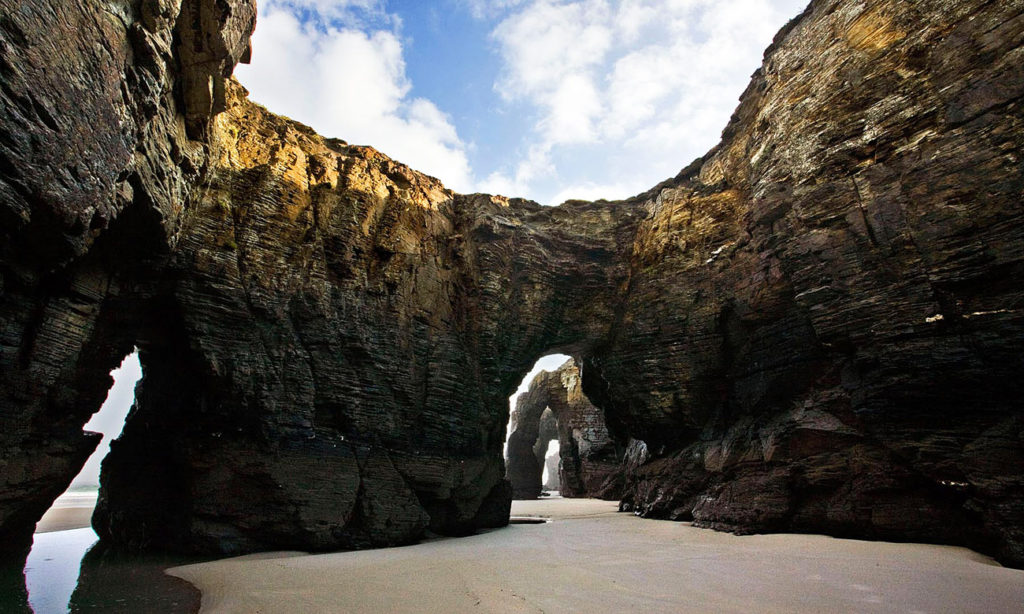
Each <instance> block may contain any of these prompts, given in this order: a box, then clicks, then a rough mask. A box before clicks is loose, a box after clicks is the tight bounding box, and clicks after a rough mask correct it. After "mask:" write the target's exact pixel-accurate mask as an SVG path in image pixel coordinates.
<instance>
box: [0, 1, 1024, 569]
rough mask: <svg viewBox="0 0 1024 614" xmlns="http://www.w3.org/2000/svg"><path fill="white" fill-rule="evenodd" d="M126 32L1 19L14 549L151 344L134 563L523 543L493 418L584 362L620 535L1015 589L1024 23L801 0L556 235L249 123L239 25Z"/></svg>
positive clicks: (74, 10)
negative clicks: (434, 534) (946, 549)
mask: <svg viewBox="0 0 1024 614" xmlns="http://www.w3.org/2000/svg"><path fill="white" fill-rule="evenodd" d="M100 4H101V3H98V2H93V1H92V0H88V1H85V2H83V1H81V0H75V2H71V1H70V0H67V1H63V0H61V1H56V2H55V1H52V0H51V1H48V2H43V1H42V0H33V1H32V2H27V3H26V2H18V3H14V2H10V1H8V0H0V7H2V8H3V13H2V15H3V17H2V19H0V35H2V37H3V39H2V41H0V72H2V73H3V83H4V88H3V89H2V92H0V101H2V103H3V106H2V108H0V113H2V118H3V119H2V123H0V137H2V138H0V153H2V158H0V190H2V196H0V215H2V216H3V224H2V228H0V275H2V286H0V292H2V297H0V366H2V369H0V380H2V382H3V392H2V395H0V403H2V405H0V420H2V425H0V426H2V428H0V444H2V445H0V467H2V477H0V543H3V544H8V546H6V548H7V550H6V551H5V552H6V553H7V554H14V555H16V556H17V555H20V554H22V553H23V552H24V547H25V546H27V544H28V540H29V539H30V536H31V528H32V526H33V524H34V522H35V520H36V519H37V518H38V517H39V516H40V515H41V514H42V512H43V511H44V510H45V507H46V506H47V505H48V504H49V501H51V500H52V499H53V498H54V497H55V496H56V495H57V493H59V492H60V491H61V490H63V488H64V486H65V485H66V484H67V483H68V482H69V481H70V479H71V477H72V476H73V475H74V474H75V472H76V471H77V469H78V467H79V466H80V465H81V463H82V462H83V461H84V458H85V456H86V455H87V454H88V452H89V451H91V449H92V448H93V447H94V446H95V445H96V438H95V437H94V436H89V435H84V434H83V433H82V432H81V430H80V428H81V425H82V424H84V423H85V421H86V420H87V419H88V417H89V415H90V413H91V412H93V411H94V410H95V409H96V408H98V406H99V404H100V401H101V400H102V398H103V394H104V392H105V390H106V388H107V386H108V385H109V377H108V376H107V372H108V371H109V369H110V368H112V367H113V366H116V364H117V363H118V362H119V361H120V360H121V358H122V357H123V356H124V355H125V354H127V353H128V351H130V349H131V346H132V345H133V344H135V345H137V346H138V347H139V348H140V356H141V360H142V363H143V368H144V371H145V377H144V380H143V381H142V383H141V385H140V388H139V390H138V393H137V403H136V407H135V408H134V410H133V412H132V414H131V415H130V416H129V419H128V421H127V423H126V426H125V432H124V434H123V436H122V438H121V439H120V440H119V441H117V442H115V445H114V446H113V447H112V451H111V455H110V456H109V457H108V459H107V461H106V462H105V463H104V469H103V477H102V481H103V492H102V495H101V502H100V506H99V508H98V510H97V513H96V516H95V517H94V524H95V525H96V527H97V530H98V531H99V532H100V534H101V535H102V536H103V537H104V538H105V539H106V540H107V541H110V542H112V543H115V544H120V545H125V546H130V547H135V548H164V549H177V550H205V551H217V552H238V551H245V550H254V549H260V548H270V547H273V548H299V549H330V548H338V547H349V546H354V547H359V546H368V545H383V544H395V543H403V542H408V541H411V540H414V539H416V538H417V537H418V536H419V535H420V534H421V533H422V532H423V531H424V530H425V529H426V528H428V527H429V528H432V529H434V530H436V531H439V532H444V533H450V534H458V533H465V532H470V531H472V530H474V529H476V528H478V527H482V526H495V525H499V524H502V523H503V522H506V521H507V516H508V505H509V500H510V497H511V489H510V487H509V484H508V482H507V481H505V479H504V466H503V461H502V458H501V449H502V440H503V438H504V427H505V423H506V418H507V409H506V408H505V400H506V399H507V397H508V396H509V394H511V393H512V391H513V390H514V389H515V387H516V385H517V383H518V382H519V381H520V380H521V379H522V377H523V375H524V374H525V373H526V372H527V371H528V369H529V367H530V365H531V364H532V363H533V361H535V360H536V359H537V358H538V357H539V356H541V355H543V354H546V353H551V352H563V353H567V354H570V355H573V356H577V357H578V358H579V359H580V361H581V369H582V373H583V378H582V382H581V384H580V385H581V386H582V390H583V391H585V393H586V396H587V397H588V398H589V399H590V400H591V401H592V402H593V403H594V404H595V405H596V406H598V407H600V408H602V409H603V410H604V413H605V417H606V419H607V426H608V429H609V431H610V435H611V436H612V437H614V438H615V439H616V440H617V441H621V442H630V443H629V451H628V453H627V454H626V463H627V468H628V471H627V478H626V482H625V487H624V492H623V506H624V507H625V508H627V509H631V510H634V511H635V512H637V513H640V514H642V515H647V516H653V517H667V518H692V519H694V520H695V521H696V522H697V523H698V524H700V525H702V526H711V527H715V528H719V529H726V530H734V531H766V530H797V531H822V532H828V533H832V534H838V535H848V536H860V537H883V538H889V539H916V540H925V541H933V542H948V543H957V544H965V545H969V546H972V547H975V548H978V549H980V550H982V551H985V552H988V553H992V554H994V555H996V556H998V557H999V558H1000V559H1001V560H1002V561H1004V562H1007V563H1011V564H1016V565H1022V564H1024V504H1022V502H1024V418H1022V415H1021V414H1022V410H1021V403H1020V398H1022V397H1021V393H1022V392H1024V390H1022V389H1021V388H1022V386H1024V384H1022V382H1024V364H1022V362H1021V360H1020V353H1021V349H1022V347H1021V346H1022V339H1024V311H1022V308H1021V302H1022V296H1021V292H1022V291H1021V288H1024V212H1022V210H1021V207H1020V202H1021V194H1022V193H1024V162H1022V160H1024V151H1022V149H1024V136H1022V135H1024V129H1022V128H1024V126H1022V124H1024V118H1022V107H1021V96H1022V94H1024V68H1022V67H1024V62H1022V61H1021V59H1022V54H1024V3H1022V2H1020V1H1019V0H1013V1H1009V2H985V1H983V0H953V1H950V0H943V1H940V0H921V1H918V2H913V3H909V2H897V1H895V0H868V1H861V0H858V1H853V0H849V1H846V0H838V1H837V0H828V1H825V0H820V1H815V2H812V3H811V5H810V7H809V8H808V10H807V11H806V12H805V13H804V15H803V16H802V17H801V18H799V19H797V20H795V21H794V22H793V23H791V24H790V25H789V26H788V27H787V28H785V29H784V30H783V32H781V33H780V35H779V36H778V37H777V39H776V42H775V44H774V45H773V46H772V48H771V49H769V51H768V52H767V54H766V57H765V63H764V66H763V67H762V69H761V70H760V71H758V72H757V73H756V74H755V75H754V77H753V79H752V81H751V85H750V87H748V89H747V91H746V92H745V94H744V96H743V98H742V99H741V103H740V106H739V108H738V109H737V111H736V114H735V115H734V117H733V120H732V122H731V123H730V125H729V126H728V127H727V128H726V130H725V132H724V134H723V141H722V143H721V144H720V145H719V146H718V147H716V148H715V149H714V150H713V151H712V152H710V153H709V154H708V155H707V156H705V157H704V158H702V159H701V160H698V161H697V162H695V163H694V164H692V165H691V166H689V167H687V168H686V169H685V170H684V171H683V172H681V173H680V174H679V176H677V177H676V178H674V179H671V180H669V181H667V182H665V183H663V184H661V185H659V186H657V187H656V188H654V189H652V190H651V191H649V192H647V193H645V194H642V195H640V196H638V197H636V198H633V199H630V200H628V201H623V202H604V201H599V202H596V203H583V202H569V203H566V204H563V205H562V206H560V207H554V208H544V207H540V206H539V205H537V204H535V203H531V202H528V201H522V200H514V199H513V200H509V199H505V198H502V197H492V196H485V195H459V194H454V193H452V192H450V191H448V190H446V189H444V188H443V186H441V185H440V184H439V183H438V182H437V181H436V180H434V179H432V178H430V177H426V176H424V175H421V174H419V173H416V172H414V171H412V170H410V169H408V168H406V167H404V166H403V165H401V164H398V163H396V162H394V161H392V160H390V159H388V158H387V157H385V156H383V155H382V154H380V153H378V152H376V151H374V150H372V149H370V148H366V147H356V146H351V145H348V144H345V143H343V142H341V141H337V140H330V139H324V138H322V137H319V136H317V135H315V134H314V133H313V132H312V131H311V130H309V129H308V128H306V127H304V126H301V125H299V124H297V123H294V122H291V121H288V120H285V119H283V118H280V117H276V116H274V115H272V114H270V113H268V112H266V111H265V110H263V109H261V108H260V107H258V106H256V105H253V104H252V103H250V102H248V101H247V100H246V99H245V98H244V94H243V92H242V91H241V90H240V88H239V87H238V86H236V85H233V84H231V83H230V82H225V81H223V76H224V75H225V74H226V73H227V72H228V71H229V70H230V67H231V66H233V65H234V62H235V61H237V60H239V59H242V58H244V56H245V55H246V54H247V52H248V29H250V28H251V23H252V15H253V7H252V5H251V4H250V3H248V2H242V1H236V0H232V1H227V2H224V1H218V2H212V0H211V1H209V2H207V0H186V2H185V3H184V6H180V5H179V4H178V3H176V2H173V1H165V2H152V1H149V0H147V1H146V2H140V3H132V2H127V1H126V2H123V3H114V4H111V3H102V4H103V6H102V7H101V6H100ZM51 11H56V12H57V13H58V14H59V15H60V19H57V20H53V19H52V14H51ZM182 15H187V16H190V17H189V18H188V19H186V20H182ZM211 16H212V17H211ZM62 28H63V29H66V31H65V30H62ZM182 28H191V30H182ZM211 28H214V29H211ZM175 29H177V32H175ZM175 40H177V41H192V43H193V44H194V45H196V46H195V47H194V49H193V51H194V52H195V53H196V55H194V56H189V54H188V53H184V52H182V51H181V49H180V48H176V46H175V42H174V41H175ZM58 46H59V47H60V48H61V53H62V54H63V55H62V57H66V58H67V60H68V61H67V63H66V65H65V64H61V65H59V66H55V65H53V63H52V62H49V61H48V58H51V57H53V55H54V54H55V53H57V47H58ZM190 53H191V52H190ZM207 85H208V86H209V87H207ZM197 88H198V89H197ZM222 109H223V111H222V112H220V113H219V114H218V111H221V110H222ZM630 440H632V441H630ZM563 461H564V459H563ZM563 466H564V465H563ZM563 482H564V474H563ZM565 488H566V486H565V484H564V483H563V489H565Z"/></svg>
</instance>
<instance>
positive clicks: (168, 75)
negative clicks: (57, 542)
mask: <svg viewBox="0 0 1024 614" xmlns="http://www.w3.org/2000/svg"><path fill="white" fill-rule="evenodd" d="M254 22H255V6H254V5H253V4H250V3H249V2H248V0H228V1H223V0H221V1H217V2H215V1H214V0H185V1H184V2H182V1H181V0H146V1H144V2H127V1H124V2H121V1H115V2H99V1H96V0H74V1H71V0H62V1H48V2H43V1H33V2H22V1H19V0H2V1H0V220H2V222H0V543H3V544H4V551H5V554H7V555H12V554H13V555H14V556H15V557H17V556H20V555H21V554H22V553H23V550H24V548H26V547H27V545H28V544H29V543H31V533H32V528H33V527H34V526H35V522H36V520H38V518H39V516H40V514H41V513H42V512H44V511H45V510H46V509H47V508H48V507H49V505H50V503H51V502H52V501H53V499H54V497H55V496H56V495H58V494H59V493H60V492H61V491H63V490H64V488H65V487H66V486H67V485H68V483H69V482H70V481H71V479H72V478H73V477H74V475H75V474H77V473H78V470H79V469H80V468H81V465H82V463H83V462H84V460H85V459H86V458H87V457H88V456H89V454H90V453H91V452H92V450H93V449H94V448H95V446H96V445H97V444H98V443H99V439H100V437H99V436H98V435H96V434H90V433H83V432H82V425H83V424H84V423H85V421H87V420H88V418H89V416H90V415H91V414H92V413H93V412H95V411H96V409H97V408H98V407H99V404H100V403H101V402H102V401H103V398H104V396H105V395H106V390H107V389H108V388H109V386H110V377H109V375H108V374H109V371H110V370H111V368H113V367H114V366H116V365H117V364H118V361H119V360H120V359H121V358H122V357H123V356H124V355H125V354H126V353H127V352H130V351H131V347H132V345H133V343H136V342H138V343H140V345H144V341H145V340H144V339H142V337H141V336H139V335H140V334H141V333H140V331H141V329H142V322H143V321H144V320H146V321H149V322H150V323H154V324H158V323H159V320H160V318H161V316H160V315H158V313H157V310H156V309H155V307H154V305H152V304H151V302H150V301H149V299H150V298H152V297H153V296H155V295H157V294H159V293H160V289H159V288H158V286H159V281H158V276H157V275H155V274H154V270H155V269H156V268H158V266H159V262H160V261H161V259H162V258H163V257H164V256H165V255H166V253H168V252H169V251H170V250H172V249H173V246H174V245H175V243H176V240H177V234H178V232H179V230H180V228H181V225H182V222H183V220H184V218H185V216H186V214H187V203H188V199H189V197H190V195H191V194H192V191H193V190H194V188H195V186H196V185H197V184H198V182H199V181H200V179H201V178H202V176H203V169H204V167H205V166H206V164H207V157H208V150H209V144H208V137H207V136H206V135H205V134H202V133H203V130H204V122H205V120H206V119H208V118H209V117H210V116H211V115H212V114H213V113H215V112H216V111H217V110H218V104H222V103H223V100H224V99H223V96H221V97H219V98H218V97H216V96H214V94H213V89H212V87H213V86H212V84H213V83H223V81H224V79H223V77H224V76H226V75H227V74H230V71H231V70H232V69H233V68H234V66H235V64H236V63H237V61H238V60H239V59H243V58H244V57H245V56H246V54H247V52H248V45H249V35H250V33H251V31H252V27H253V24H254ZM204 79H205V81H204ZM186 81H187V82H188V85H186V83H185V82H186ZM204 83H205V89H204ZM206 93H209V96H207V98H208V100H207V104H206V106H205V107H204V106H203V104H202V101H203V100H204V96H205V95H206ZM186 101H188V102H187V104H186ZM186 107H187V110H186ZM186 115H187V116H188V117H189V118H190V124H191V130H192V132H193V133H194V138H189V137H188V136H187V134H186V125H185V124H186V122H185V121H184V118H185V116H186ZM204 118H205V119H204Z"/></svg>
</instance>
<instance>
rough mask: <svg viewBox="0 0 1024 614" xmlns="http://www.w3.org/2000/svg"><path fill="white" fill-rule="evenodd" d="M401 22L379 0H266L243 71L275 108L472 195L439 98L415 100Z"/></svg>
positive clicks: (462, 148) (258, 95) (255, 94)
mask: <svg viewBox="0 0 1024 614" xmlns="http://www.w3.org/2000/svg"><path fill="white" fill-rule="evenodd" d="M400 24H401V20H400V19H399V18H398V17H397V16H395V15H391V14H388V13H387V12H385V11H384V6H383V3H382V2H380V1H378V0H340V1H339V0H263V1H262V2H260V5H259V21H258V27H257V28H256V32H255V34H254V35H253V54H254V55H253V63H252V64H251V65H249V66H245V65H242V66H239V67H238V69H237V74H238V77H239V80H240V81H241V82H242V83H243V84H244V85H245V86H246V88H248V89H249V91H250V92H251V96H252V99H253V100H255V101H257V102H259V103H261V104H263V105H265V106H267V107H268V108H270V109H272V110H273V111H274V112H276V113H280V114H282V115H286V116H288V117H291V118H293V119H296V120H298V121H300V122H303V123H306V124H309V125H310V126H312V127H313V128H315V129H316V130H317V131H318V132H320V133H321V134H324V135H325V136H330V137H337V138H341V139H344V140H346V141H348V142H350V143H354V144H361V145H372V146H373V147H374V148H376V149H379V150H381V151H383V152H384V153H386V154H387V155H389V156H391V157H393V158H395V159H397V160H400V161H401V162H404V163H406V164H408V165H410V166H412V167H413V168H415V169H417V170H419V171H422V172H425V173H427V174H430V175H435V176H437V177H439V178H441V179H442V180H443V181H444V182H445V184H446V185H447V186H448V187H450V188H452V189H455V190H460V191H470V190H472V188H473V180H472V174H471V172H470V168H469V160H468V158H467V156H466V149H467V146H466V144H465V143H463V142H462V141H461V140H460V139H459V136H458V133H457V131H456V129H455V126H454V125H453V124H452V122H451V120H450V119H449V118H448V116H447V115H445V113H444V112H442V111H441V110H440V109H439V108H438V107H437V106H436V105H435V104H434V103H433V102H431V101H429V100H426V99H424V98H415V97H411V96H410V95H409V92H410V90H411V89H412V84H411V83H410V82H409V80H408V78H407V77H406V74H405V60H404V57H403V48H402V42H401V39H400V37H399V35H398V34H397V33H396V28H398V27H400Z"/></svg>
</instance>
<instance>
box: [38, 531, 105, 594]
mask: <svg viewBox="0 0 1024 614" xmlns="http://www.w3.org/2000/svg"><path fill="white" fill-rule="evenodd" d="M97 539H98V538H97V537H96V532H95V531H93V530H92V529H91V528H86V529H74V530H71V531H55V532H53V533H36V535H35V536H34V539H33V542H32V551H31V552H30V553H29V555H28V560H27V561H25V588H27V589H28V603H29V606H31V608H32V611H33V612H35V613H36V614H43V613H44V612H47V613H49V612H67V611H68V605H69V604H70V603H71V595H72V593H74V592H75V587H76V586H78V573H79V570H80V569H81V564H82V559H83V558H84V557H85V553H86V552H88V551H89V548H90V547H92V545H93V544H95V543H96V541H97Z"/></svg>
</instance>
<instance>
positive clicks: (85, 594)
mask: <svg viewBox="0 0 1024 614" xmlns="http://www.w3.org/2000/svg"><path fill="white" fill-rule="evenodd" d="M193 562H196V559H195V558H187V559H186V558H184V557H180V556H178V557H171V556H166V555H135V554H132V555H128V554H122V553H117V552H113V551H111V550H109V549H108V548H106V547H105V546H103V545H102V544H98V543H97V542H96V533H94V532H93V530H92V529H73V530H70V531H54V532H50V533H37V534H36V535H35V537H34V543H33V545H32V552H31V553H30V554H29V556H28V560H27V561H26V563H25V567H24V569H23V570H22V569H15V570H10V569H8V570H7V571H6V572H0V612H14V613H17V614H30V613H33V612H34V614H63V613H65V612H76V613H77V612H105V613H106V612H113V613H124V614H129V613H131V614H134V613H139V614H143V613H144V614H192V613H194V612H198V611H199V603H200V594H199V591H198V590H196V588H195V587H193V586H192V585H191V584H189V583H187V582H185V581H184V580H180V579H178V578H174V577H171V576H168V575H166V574H165V573H163V570H164V569H166V568H168V567H173V566H177V565H182V564H185V563H193ZM26 589H27V590H26Z"/></svg>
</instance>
